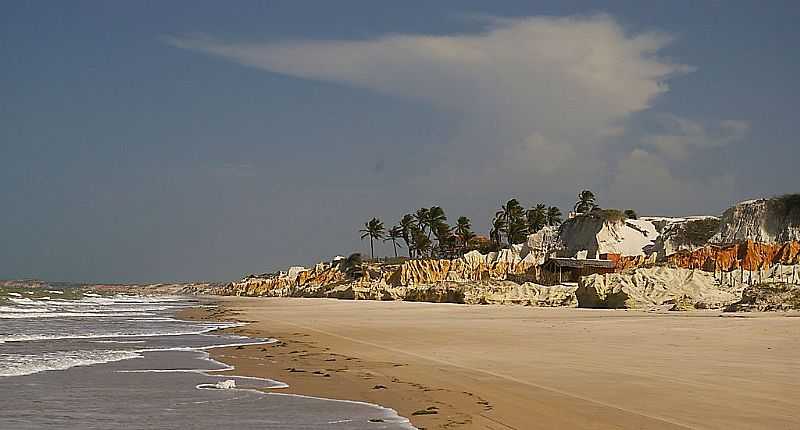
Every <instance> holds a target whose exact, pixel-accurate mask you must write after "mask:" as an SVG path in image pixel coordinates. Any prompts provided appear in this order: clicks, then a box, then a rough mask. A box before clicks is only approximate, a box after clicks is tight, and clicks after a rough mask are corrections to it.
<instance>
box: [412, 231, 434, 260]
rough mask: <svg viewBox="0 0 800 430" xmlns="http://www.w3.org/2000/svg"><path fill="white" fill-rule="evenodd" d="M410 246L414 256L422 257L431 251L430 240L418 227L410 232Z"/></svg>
mask: <svg viewBox="0 0 800 430" xmlns="http://www.w3.org/2000/svg"><path fill="white" fill-rule="evenodd" d="M411 246H412V247H414V254H415V255H418V256H424V255H425V254H426V253H428V252H429V251H430V250H431V240H430V239H429V238H428V236H426V235H425V233H423V232H422V230H421V229H419V228H418V227H414V229H413V230H411Z"/></svg>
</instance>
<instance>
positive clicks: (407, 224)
mask: <svg viewBox="0 0 800 430" xmlns="http://www.w3.org/2000/svg"><path fill="white" fill-rule="evenodd" d="M412 227H414V215H411V214H405V215H403V218H401V219H400V229H401V231H402V232H403V242H405V243H406V249H408V258H412V257H413V256H412V255H411V253H412V252H413V249H411V229H412Z"/></svg>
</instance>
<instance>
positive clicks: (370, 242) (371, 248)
mask: <svg viewBox="0 0 800 430" xmlns="http://www.w3.org/2000/svg"><path fill="white" fill-rule="evenodd" d="M369 255H370V256H372V259H373V260H374V259H375V248H374V246H373V245H372V237H370V238H369Z"/></svg>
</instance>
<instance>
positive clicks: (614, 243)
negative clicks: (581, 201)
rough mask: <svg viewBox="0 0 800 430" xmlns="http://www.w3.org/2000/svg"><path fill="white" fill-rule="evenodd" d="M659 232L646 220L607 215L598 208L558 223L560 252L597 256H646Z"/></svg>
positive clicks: (563, 254) (564, 254) (571, 255)
mask: <svg viewBox="0 0 800 430" xmlns="http://www.w3.org/2000/svg"><path fill="white" fill-rule="evenodd" d="M657 237H658V232H657V231H656V229H655V226H654V225H653V224H652V223H651V222H649V221H646V220H636V219H625V218H624V217H616V216H612V217H609V216H608V213H604V212H602V211H598V212H597V213H594V212H592V213H588V214H584V215H579V216H576V217H575V218H571V219H568V220H567V221H565V222H564V223H563V224H562V225H561V229H560V231H559V234H558V240H559V242H560V244H561V247H560V252H559V254H560V255H562V256H565V257H574V256H577V255H581V256H583V254H584V253H585V255H586V258H598V257H599V256H600V255H601V254H618V255H624V256H633V255H646V254H649V250H650V249H651V248H652V247H653V246H654V245H655V240H656V239H657Z"/></svg>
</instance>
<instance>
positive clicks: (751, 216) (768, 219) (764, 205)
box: [710, 194, 800, 244]
mask: <svg viewBox="0 0 800 430" xmlns="http://www.w3.org/2000/svg"><path fill="white" fill-rule="evenodd" d="M745 241H753V242H758V243H785V242H790V241H800V194H790V195H785V196H781V197H776V198H771V199H758V200H749V201H745V202H741V203H739V204H737V205H735V206H733V207H731V208H729V209H728V210H726V211H725V212H724V213H723V214H722V219H721V222H720V226H719V230H718V231H717V233H716V234H715V235H714V236H713V237H712V238H711V239H710V243H712V244H730V243H735V242H745Z"/></svg>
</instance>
